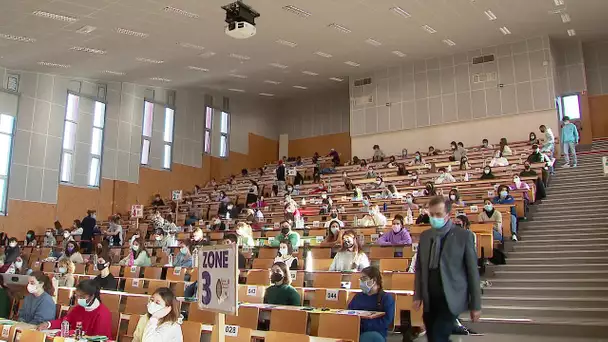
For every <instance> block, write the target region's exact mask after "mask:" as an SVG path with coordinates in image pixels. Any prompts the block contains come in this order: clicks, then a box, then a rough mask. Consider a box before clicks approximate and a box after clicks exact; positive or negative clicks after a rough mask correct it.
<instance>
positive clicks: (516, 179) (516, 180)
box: [513, 178, 521, 186]
mask: <svg viewBox="0 0 608 342" xmlns="http://www.w3.org/2000/svg"><path fill="white" fill-rule="evenodd" d="M513 182H514V183H515V184H517V186H519V184H521V179H519V178H515V179H513Z"/></svg>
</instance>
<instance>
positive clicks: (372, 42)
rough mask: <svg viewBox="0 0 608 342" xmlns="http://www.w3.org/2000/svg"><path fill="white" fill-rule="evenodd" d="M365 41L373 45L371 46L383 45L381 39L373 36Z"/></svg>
mask: <svg viewBox="0 0 608 342" xmlns="http://www.w3.org/2000/svg"><path fill="white" fill-rule="evenodd" d="M365 42H366V43H367V44H369V45H371V46H380V45H382V43H380V42H379V41H377V40H375V39H373V38H367V39H366V40H365Z"/></svg>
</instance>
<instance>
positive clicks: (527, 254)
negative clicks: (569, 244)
mask: <svg viewBox="0 0 608 342" xmlns="http://www.w3.org/2000/svg"><path fill="white" fill-rule="evenodd" d="M571 254H573V255H574V254H576V255H577V256H585V257H594V258H595V257H606V256H608V251H606V250H592V251H589V250H578V251H576V253H571ZM508 256H509V257H512V258H536V257H543V258H550V257H559V256H564V251H563V250H557V251H550V250H541V251H538V250H514V251H512V252H509V254H508Z"/></svg>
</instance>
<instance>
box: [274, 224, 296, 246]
mask: <svg viewBox="0 0 608 342" xmlns="http://www.w3.org/2000/svg"><path fill="white" fill-rule="evenodd" d="M283 241H289V243H290V244H291V248H293V249H296V248H298V246H299V245H300V234H298V233H297V232H294V231H292V230H291V224H289V222H288V221H282V222H281V234H279V235H277V236H276V237H275V239H274V241H272V242H271V243H270V246H272V247H278V246H279V244H280V243H281V242H283Z"/></svg>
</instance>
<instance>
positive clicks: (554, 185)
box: [549, 177, 608, 190]
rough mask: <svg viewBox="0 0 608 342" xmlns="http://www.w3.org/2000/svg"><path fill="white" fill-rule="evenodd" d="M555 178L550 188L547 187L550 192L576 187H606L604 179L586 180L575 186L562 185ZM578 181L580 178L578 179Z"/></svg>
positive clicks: (607, 184)
mask: <svg viewBox="0 0 608 342" xmlns="http://www.w3.org/2000/svg"><path fill="white" fill-rule="evenodd" d="M557 179H558V178H557V177H556V178H555V180H556V181H555V182H554V183H552V184H551V186H550V187H549V189H550V190H554V189H562V188H564V189H571V188H574V187H577V186H586V187H588V186H608V182H606V180H604V179H594V180H591V179H590V180H588V181H585V182H581V184H579V185H576V184H562V183H561V182H558V181H557ZM579 180H580V178H579Z"/></svg>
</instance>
